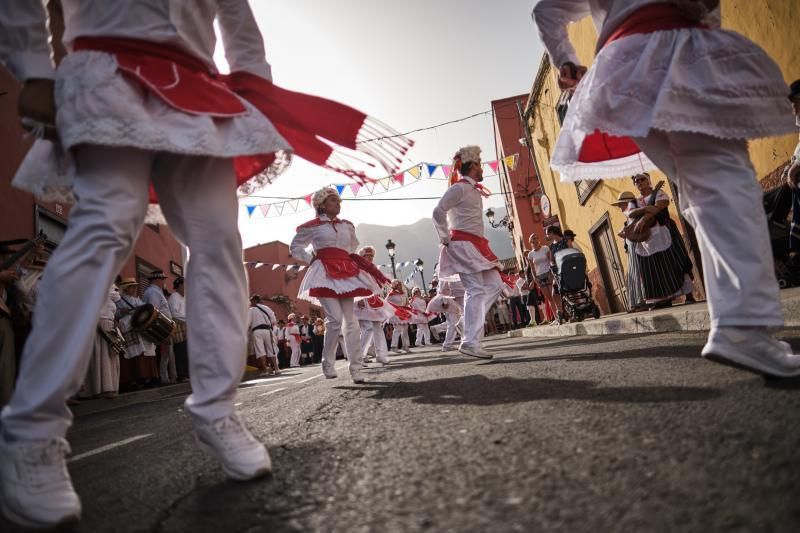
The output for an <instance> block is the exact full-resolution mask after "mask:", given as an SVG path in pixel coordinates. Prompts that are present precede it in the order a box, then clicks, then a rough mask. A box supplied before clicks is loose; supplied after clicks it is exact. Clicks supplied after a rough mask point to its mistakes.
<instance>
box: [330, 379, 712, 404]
mask: <svg viewBox="0 0 800 533" xmlns="http://www.w3.org/2000/svg"><path fill="white" fill-rule="evenodd" d="M338 388H342V389H353V390H362V391H369V392H372V393H373V395H372V396H371V397H370V398H371V399H374V400H397V399H408V398H410V399H412V400H413V401H414V402H415V403H422V404H434V405H482V406H492V405H503V404H512V403H523V402H537V401H543V400H579V401H587V402H600V403H609V402H610V403H631V404H639V403H669V402H697V401H708V400H713V399H715V398H718V397H720V396H721V395H722V392H721V391H720V390H719V389H715V388H710V387H677V386H658V385H654V386H634V387H613V386H611V387H609V386H606V385H601V384H599V383H597V382H594V381H589V380H569V379H550V378H513V377H501V378H491V377H487V376H484V375H471V376H461V377H454V378H444V379H433V380H428V381H401V382H380V381H369V382H368V383H367V384H366V385H364V386H360V387H356V386H354V387H338Z"/></svg>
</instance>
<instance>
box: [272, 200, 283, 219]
mask: <svg viewBox="0 0 800 533" xmlns="http://www.w3.org/2000/svg"><path fill="white" fill-rule="evenodd" d="M273 205H274V206H275V211H277V212H278V216H281V215H282V214H283V208H284V207H286V202H282V203H280V204H273Z"/></svg>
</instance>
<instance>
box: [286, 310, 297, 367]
mask: <svg viewBox="0 0 800 533" xmlns="http://www.w3.org/2000/svg"><path fill="white" fill-rule="evenodd" d="M286 319H287V320H288V322H287V323H286V342H287V343H289V350H291V352H292V353H291V355H290V356H289V366H290V367H291V368H299V367H300V327H299V326H298V325H297V315H296V314H294V313H290V314H289V316H287V317H286Z"/></svg>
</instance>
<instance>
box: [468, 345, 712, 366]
mask: <svg viewBox="0 0 800 533" xmlns="http://www.w3.org/2000/svg"><path fill="white" fill-rule="evenodd" d="M656 357H669V358H673V359H695V358H700V348H698V349H697V352H696V353H694V352H689V353H681V352H678V351H675V350H670V349H664V348H653V349H650V350H647V349H644V350H628V351H623V352H607V353H596V352H592V353H572V354H566V355H551V356H535V355H533V356H532V355H528V354H526V355H519V356H514V355H503V356H500V357H495V358H494V359H491V360H488V361H483V362H481V363H480V364H479V365H480V366H482V365H507V364H515V363H544V362H546V361H570V360H573V359H574V360H576V361H616V360H619V359H653V358H656Z"/></svg>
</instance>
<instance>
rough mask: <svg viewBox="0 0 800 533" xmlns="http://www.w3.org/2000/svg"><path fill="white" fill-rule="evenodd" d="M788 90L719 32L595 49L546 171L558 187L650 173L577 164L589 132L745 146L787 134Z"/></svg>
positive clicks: (644, 37) (641, 160)
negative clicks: (689, 135) (676, 136)
mask: <svg viewBox="0 0 800 533" xmlns="http://www.w3.org/2000/svg"><path fill="white" fill-rule="evenodd" d="M787 94H788V88H787V86H786V83H785V82H784V80H783V75H782V73H781V71H780V69H779V68H778V66H777V65H776V64H775V62H774V61H772V59H771V58H770V57H769V56H768V55H767V54H766V53H765V52H764V51H763V50H761V48H759V47H758V46H757V45H756V44H754V43H752V42H751V41H749V40H748V39H746V38H745V37H743V36H741V35H739V34H738V33H735V32H732V31H726V30H701V29H682V30H670V31H659V32H654V33H650V34H641V35H632V36H629V37H625V38H623V39H620V40H618V41H615V42H613V43H611V44H609V45H608V46H606V47H605V48H603V49H602V50H601V51H600V52H599V53H598V55H597V58H596V59H595V62H594V64H593V65H592V67H591V68H590V69H589V71H588V72H587V73H586V75H585V76H584V77H583V79H582V80H581V82H580V84H579V85H578V88H577V90H576V91H575V94H574V96H573V98H572V101H571V102H570V106H569V110H568V112H567V115H566V117H565V120H564V124H563V128H562V129H561V134H560V135H559V138H558V141H557V143H556V146H555V149H554V152H553V156H552V161H551V166H552V167H553V168H554V169H555V170H557V171H558V172H560V173H561V179H562V181H577V180H581V179H607V178H619V177H625V176H630V175H632V174H634V173H636V172H641V171H643V170H649V169H652V168H655V166H654V165H653V164H652V162H650V161H649V159H647V158H646V157H645V156H644V155H643V154H640V155H636V156H631V157H628V158H623V159H618V160H615V161H611V162H607V163H591V164H588V163H580V162H578V155H579V153H580V149H581V146H582V144H583V140H584V138H585V137H586V135H587V134H589V133H591V132H594V131H595V130H596V129H599V130H600V131H604V132H607V133H609V134H611V135H618V136H629V137H645V136H646V135H647V133H648V132H649V131H650V130H651V129H653V128H655V129H659V130H664V131H685V132H693V133H701V134H705V135H710V136H713V137H719V138H730V139H753V138H760V137H769V136H773V135H783V134H787V133H792V132H793V131H795V126H794V119H793V114H792V112H791V106H790V105H789V101H788V99H787V98H786V95H787Z"/></svg>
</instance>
